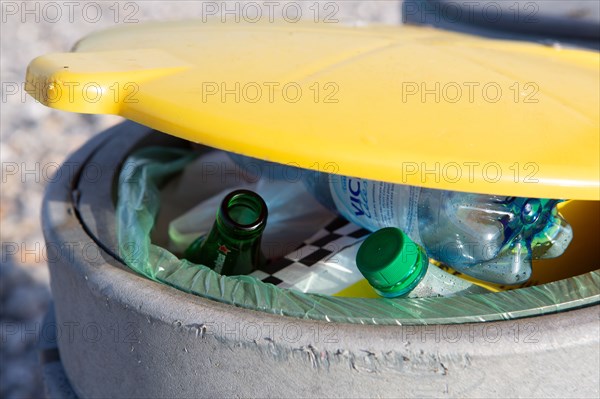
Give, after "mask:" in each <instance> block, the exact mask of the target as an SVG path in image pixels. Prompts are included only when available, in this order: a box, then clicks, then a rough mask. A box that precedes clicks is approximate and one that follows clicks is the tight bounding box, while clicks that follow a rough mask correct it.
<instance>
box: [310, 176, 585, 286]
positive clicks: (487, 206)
mask: <svg viewBox="0 0 600 399" xmlns="http://www.w3.org/2000/svg"><path fill="white" fill-rule="evenodd" d="M330 194H331V197H332V200H333V202H334V203H335V205H336V208H337V210H338V211H339V212H340V213H341V214H342V216H344V217H345V218H347V219H348V220H350V221H351V222H353V223H356V224H358V225H359V226H362V227H365V228H367V229H369V230H371V231H375V230H377V229H380V228H382V227H399V228H401V229H402V230H403V231H405V232H406V233H407V234H408V235H409V236H410V238H411V239H412V240H414V241H415V242H417V243H419V244H421V245H423V247H424V248H425V250H426V251H427V253H428V254H429V256H430V257H432V258H433V259H436V260H438V261H440V262H442V263H446V264H448V265H450V266H452V267H453V268H454V269H456V270H458V271H460V272H463V273H465V274H468V275H470V276H473V277H475V278H478V279H481V280H485V281H490V282H493V283H498V284H509V285H512V284H520V283H523V282H525V281H527V280H528V279H529V278H530V277H531V261H532V259H544V258H554V257H557V256H559V255H561V254H562V253H563V252H564V251H565V249H566V248H567V246H568V245H569V243H570V242H571V238H572V235H573V233H572V230H571V227H570V226H569V225H568V223H567V222H566V221H565V220H564V219H563V218H562V217H561V216H560V215H559V214H558V211H557V209H556V205H557V204H558V203H559V202H561V201H560V200H552V199H537V198H519V197H504V196H494V195H485V194H471V193H461V192H454V191H445V190H435V189H427V188H419V187H414V186H407V185H400V184H392V183H383V182H377V181H371V180H366V179H355V178H349V177H345V176H334V175H331V176H330ZM319 195H321V196H322V195H324V194H323V193H322V192H321V193H319Z"/></svg>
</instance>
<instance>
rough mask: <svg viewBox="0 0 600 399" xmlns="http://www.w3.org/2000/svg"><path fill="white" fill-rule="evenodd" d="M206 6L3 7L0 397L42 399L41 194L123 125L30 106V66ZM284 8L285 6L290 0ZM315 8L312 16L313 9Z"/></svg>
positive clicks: (376, 6)
mask: <svg viewBox="0 0 600 399" xmlns="http://www.w3.org/2000/svg"><path fill="white" fill-rule="evenodd" d="M411 1H413V2H414V0H411ZM202 3H203V2H201V1H174V2H164V3H163V2H159V1H121V2H117V1H77V2H60V1H59V2H43V1H42V2H39V1H31V2H28V3H27V4H25V3H24V2H20V1H2V3H1V7H2V24H1V40H0V44H1V61H0V63H1V64H0V65H1V68H0V75H1V76H0V77H1V81H2V88H1V95H2V103H1V104H0V105H1V110H0V116H1V118H0V161H1V163H2V183H1V191H0V220H1V222H0V237H1V238H0V241H1V243H2V249H1V251H2V252H1V259H0V306H1V308H0V328H1V331H0V338H1V339H2V345H1V350H0V356H1V359H0V360H1V365H2V367H1V369H0V397H2V398H7V399H8V398H38V397H41V396H43V388H42V385H41V379H40V369H39V367H38V366H37V363H38V360H37V353H36V349H35V345H36V341H37V332H39V326H40V322H41V318H42V317H43V315H44V314H45V312H46V309H47V307H48V304H49V301H50V297H51V296H50V291H49V277H48V272H47V268H46V259H45V249H44V240H43V237H42V232H41V229H40V221H39V219H40V216H39V212H40V207H41V202H42V197H43V191H44V187H45V186H46V184H47V183H48V182H49V181H51V180H52V173H53V172H54V171H55V170H56V168H57V167H58V165H59V164H60V163H61V162H62V161H64V160H65V158H66V157H67V155H68V154H69V153H71V152H72V151H74V150H76V149H77V148H78V147H80V146H81V145H82V144H83V143H84V142H85V141H87V140H88V139H89V138H90V137H92V136H93V135H94V134H96V133H97V132H100V131H102V130H103V129H105V128H107V127H109V126H111V125H113V124H115V123H118V122H119V121H120V118H119V117H116V116H95V115H78V114H71V113H66V112H62V111H56V110H52V109H49V108H46V107H44V106H42V105H40V104H39V103H36V101H35V100H33V99H32V98H31V97H29V96H27V95H26V94H25V93H24V90H23V79H24V76H25V69H26V67H27V64H28V63H29V62H30V61H31V60H32V59H33V58H34V57H36V56H38V55H41V54H46V53H50V52H65V51H68V50H69V49H70V48H71V47H72V46H73V44H74V43H75V42H76V41H77V40H78V39H79V38H80V37H82V36H84V35H86V34H88V33H90V32H94V31H97V30H100V29H105V28H110V27H112V26H115V25H116V24H121V23H125V22H127V21H129V22H131V23H137V22H145V21H149V20H172V19H181V18H191V17H202V16H203V15H205V14H206V13H204V14H203V11H206V10H208V8H207V6H206V5H205V6H203V5H202ZM204 3H211V5H209V6H208V7H213V6H214V5H216V6H217V7H222V2H220V1H219V2H204ZM231 3H240V4H239V5H238V7H243V4H242V3H244V2H229V4H230V6H231ZM246 3H247V1H246ZM256 3H258V4H259V5H263V10H265V11H263V13H264V15H268V12H267V11H266V9H265V8H264V2H261V1H259V2H256ZM280 3H281V4H282V7H283V5H284V4H285V3H290V2H283V1H281V2H280ZM291 3H296V4H299V5H300V7H301V8H302V10H303V16H305V17H307V18H308V19H309V20H310V19H312V17H313V15H314V14H313V12H314V11H312V10H314V4H315V2H314V1H304V2H291ZM329 3H334V2H330V1H329V2H328V1H322V2H321V4H320V5H319V9H320V10H321V11H322V13H321V16H320V18H324V16H325V13H326V12H330V11H331V10H336V8H331V6H330V5H329V6H328V4H329ZM335 3H336V4H337V5H338V8H337V10H336V12H335V17H336V18H337V19H338V20H339V21H340V22H343V23H354V24H356V23H363V22H364V23H366V22H380V23H388V24H397V23H400V22H401V17H400V11H401V6H400V1H399V0H384V1H371V2H369V1H340V2H335ZM529 3H531V2H529ZM545 3H547V4H550V3H551V5H552V7H551V8H548V7H547V9H551V10H552V11H551V12H552V13H553V14H559V15H569V16H571V17H572V18H573V19H578V18H587V19H589V18H591V19H593V20H596V21H597V20H598V15H597V13H598V11H597V10H598V6H597V2H596V1H585V0H584V1H570V2H567V1H561V0H556V1H552V2H547V1H546V2H545ZM311 6H312V7H313V8H312V9H309V7H311ZM232 7H236V5H235V4H234V5H233V6H232ZM326 7H329V8H326ZM25 8H26V10H28V11H27V12H25ZM98 10H100V11H99V12H98ZM220 11H222V10H218V12H220ZM411 11H414V8H413V9H411ZM217 15H219V14H217ZM590 15H591V17H590ZM412 16H413V22H420V21H419V19H420V15H415V14H414V13H413V15H412ZM228 18H231V16H230V17H228ZM415 18H416V20H415ZM136 21H137V22H136ZM427 22H430V21H427Z"/></svg>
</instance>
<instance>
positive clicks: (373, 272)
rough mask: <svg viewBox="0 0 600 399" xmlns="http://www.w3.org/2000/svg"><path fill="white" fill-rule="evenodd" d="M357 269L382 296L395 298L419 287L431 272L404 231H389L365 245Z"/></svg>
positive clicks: (420, 252)
mask: <svg viewBox="0 0 600 399" xmlns="http://www.w3.org/2000/svg"><path fill="white" fill-rule="evenodd" d="M356 265H357V267H358V270H360V272H361V273H362V274H363V275H364V276H365V278H366V279H367V281H368V282H369V283H370V284H371V285H372V286H373V288H375V289H376V290H377V291H378V292H379V293H380V294H381V295H383V296H389V297H395V296H400V295H404V294H406V293H408V292H410V291H411V290H412V289H413V288H415V286H416V285H417V284H419V282H420V281H421V280H422V279H423V276H424V275H425V272H426V271H427V265H428V259H427V256H426V255H425V252H424V251H423V249H422V248H421V247H419V246H418V245H417V244H415V243H414V242H413V241H412V240H411V239H410V238H409V237H408V236H407V235H406V234H405V233H404V232H403V231H402V230H400V229H398V228H395V227H386V228H383V229H381V230H378V231H376V232H375V233H373V234H371V235H370V236H369V237H368V238H367V239H366V240H365V242H363V243H362V245H361V246H360V248H359V249H358V253H357V254H356Z"/></svg>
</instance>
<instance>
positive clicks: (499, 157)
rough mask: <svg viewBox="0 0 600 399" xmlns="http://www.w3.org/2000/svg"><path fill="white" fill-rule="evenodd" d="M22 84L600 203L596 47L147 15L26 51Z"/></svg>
mask: <svg viewBox="0 0 600 399" xmlns="http://www.w3.org/2000/svg"><path fill="white" fill-rule="evenodd" d="M27 90H28V92H29V93H30V94H31V95H33V96H34V97H35V98H36V99H38V100H39V101H41V102H42V103H44V104H46V105H48V106H50V107H53V108H57V109H62V110H68V111H74V112H84V113H95V114H98V113H108V114H118V115H122V116H123V117H126V118H129V119H132V120H134V121H137V122H139V123H142V124H144V125H147V126H149V127H152V128H155V129H157V130H160V131H163V132H165V133H169V134H172V135H175V136H178V137H182V138H185V139H187V140H190V141H194V142H199V143H203V144H206V145H209V146H213V147H217V148H221V149H224V150H228V151H234V152H237V153H242V154H245V155H250V156H254V157H257V158H262V159H266V160H271V161H276V162H280V163H294V164H297V165H298V166H301V167H306V168H312V169H319V170H325V171H328V172H335V173H340V174H344V175H349V176H358V177H364V178H369V179H376V180H384V181H389V182H395V183H402V184H411V185H417V186H423V187H432V188H442V189H449V190H456V191H469V192H479V193H488V194H498V195H511V196H523V197H547V198H571V199H592V200H599V199H600V184H599V180H600V176H599V173H600V162H599V158H600V126H599V120H600V117H599V109H600V56H599V55H598V53H597V52H593V51H586V50H577V49H564V48H557V47H548V46H543V45H538V44H532V43H524V42H511V41H503V40H490V39H484V38H480V37H474V36H469V35H464V34H456V33H450V32H446V31H441V30H435V29H431V28H423V27H411V26H398V27H344V26H330V25H317V24H305V25H299V24H280V25H278V24H222V23H212V24H206V23H201V22H200V21H186V22H178V23H173V22H170V23H153V24H142V25H136V26H128V27H124V28H116V29H112V30H108V31H104V32H100V33H97V34H93V35H91V36H88V37H86V38H84V39H83V40H81V41H80V42H79V43H77V45H76V46H75V49H74V51H73V52H72V53H61V54H48V55H45V56H42V57H39V58H36V59H35V60H33V61H32V62H31V64H30V65H29V68H28V70H27Z"/></svg>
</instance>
